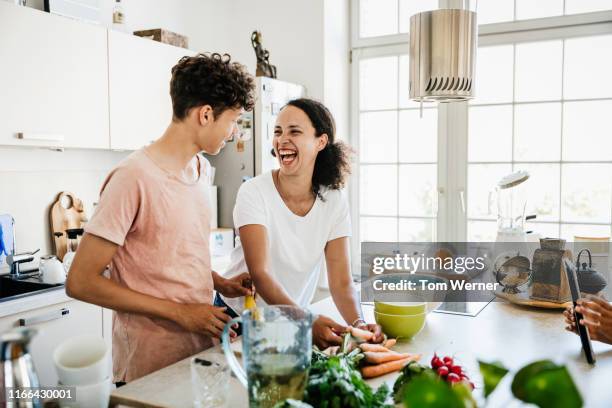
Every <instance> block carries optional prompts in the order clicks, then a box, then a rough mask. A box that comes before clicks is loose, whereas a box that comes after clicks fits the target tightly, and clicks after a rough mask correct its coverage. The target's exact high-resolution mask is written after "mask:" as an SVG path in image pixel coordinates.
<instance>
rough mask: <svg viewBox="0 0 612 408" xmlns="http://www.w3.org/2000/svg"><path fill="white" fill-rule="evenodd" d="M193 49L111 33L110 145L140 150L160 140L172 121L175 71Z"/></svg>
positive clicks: (109, 37)
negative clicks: (171, 96) (176, 66)
mask: <svg viewBox="0 0 612 408" xmlns="http://www.w3.org/2000/svg"><path fill="white" fill-rule="evenodd" d="M190 54H192V53H191V52H190V51H189V50H186V49H183V48H177V47H173V46H171V45H167V44H161V43H157V42H154V41H151V40H147V39H143V38H140V37H135V36H131V35H126V34H123V33H119V32H115V31H109V32H108V58H109V61H108V62H109V65H108V67H109V95H110V118H111V120H110V145H111V149H116V150H135V149H139V148H141V147H143V146H145V145H147V144H149V143H150V142H152V141H153V140H155V139H157V138H159V137H160V136H161V135H162V134H163V133H164V131H165V130H166V127H167V126H168V124H169V123H170V120H171V119H172V103H171V100H170V77H171V69H172V67H173V66H174V65H175V64H176V63H177V62H178V60H179V59H180V58H181V57H183V56H185V55H190Z"/></svg>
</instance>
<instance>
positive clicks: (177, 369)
mask: <svg viewBox="0 0 612 408" xmlns="http://www.w3.org/2000/svg"><path fill="white" fill-rule="evenodd" d="M372 309H373V307H372V306H368V305H364V314H365V316H366V320H368V321H373V316H372V311H373V310H372ZM311 310H312V311H313V312H314V313H321V314H325V315H327V316H330V317H332V318H335V319H336V320H338V321H341V319H340V316H339V314H338V312H337V311H336V308H335V306H334V304H333V301H332V300H331V298H328V299H325V300H322V301H320V302H317V303H315V304H313V305H312V306H311ZM593 346H594V350H595V353H596V354H597V365H596V366H595V367H590V366H589V365H588V364H587V363H586V362H585V360H584V358H583V356H582V354H581V348H580V340H579V338H578V336H575V335H573V334H571V333H568V332H566V331H565V330H564V325H563V315H562V313H561V312H560V311H559V310H557V311H551V310H543V309H527V308H522V307H519V306H515V305H511V304H508V303H502V302H493V303H491V304H489V305H488V306H487V307H486V308H485V309H484V310H483V311H481V312H480V314H478V316H476V317H469V316H461V315H450V314H443V313H431V314H429V315H428V317H427V324H426V326H425V328H424V329H423V330H422V331H421V333H419V334H418V335H417V336H416V337H415V338H414V339H412V340H411V341H410V342H404V343H398V345H397V346H396V347H395V348H394V349H395V350H398V351H402V352H412V353H422V354H423V361H424V362H428V361H429V359H431V357H432V355H433V353H434V352H437V353H438V354H442V355H452V356H454V357H455V358H456V360H458V361H459V362H460V363H461V364H462V365H463V366H464V368H465V369H466V370H467V372H468V374H469V375H470V376H471V378H472V379H473V380H474V382H475V383H476V386H477V387H478V388H480V389H481V388H482V379H481V377H480V375H479V374H478V365H477V361H476V359H478V358H480V359H483V360H485V361H494V360H499V361H501V362H503V363H504V364H505V365H506V366H507V367H508V368H510V369H513V370H516V369H518V368H520V367H522V366H523V365H525V364H527V363H529V362H532V361H535V360H540V359H545V358H549V359H552V360H554V361H556V362H560V363H565V364H567V366H568V368H569V370H570V372H571V374H572V376H573V378H574V381H575V382H576V384H577V385H578V387H579V389H580V391H581V393H582V396H583V398H584V399H585V401H586V406H587V407H597V408H599V407H604V406H611V403H612V386H611V385H612V382H611V380H610V379H611V378H612V346H609V345H605V344H601V343H598V342H594V343H593ZM219 352H220V347H219V346H216V347H213V348H211V349H209V350H206V351H204V352H202V353H200V354H199V355H200V356H202V357H203V358H206V355H208V354H210V353H219ZM396 377H397V373H393V374H388V375H386V376H384V377H380V378H377V379H373V380H370V381H369V383H370V385H372V386H373V387H377V386H378V385H380V384H381V383H383V382H387V383H389V384H390V385H392V384H393V382H394V381H395V378H396ZM508 380H509V378H505V379H504V382H502V383H501V384H500V386H499V387H498V390H497V391H496V392H495V393H494V394H493V395H492V397H491V401H490V402H489V404H488V405H487V407H489V408H491V407H506V406H509V401H510V399H511V395H510V391H509V386H510V384H509V383H508ZM476 392H477V393H479V392H480V391H479V390H478V389H477V391H476ZM192 401H193V398H192V393H191V380H190V371H189V359H185V360H183V361H180V362H178V363H176V364H174V365H171V366H169V367H166V368H164V369H162V370H159V371H157V372H155V373H152V374H150V375H148V376H146V377H143V378H141V379H139V380H136V381H134V382H132V383H130V384H128V385H126V386H124V387H121V388H120V389H117V390H115V391H114V392H113V394H112V397H111V403H112V404H120V405H127V406H135V407H192V406H193V402H192ZM247 406H248V400H247V394H246V390H245V389H244V388H243V387H242V385H241V384H240V383H239V382H238V380H237V379H235V378H233V377H232V378H231V379H230V396H229V402H228V407H232V408H234V407H247ZM513 406H520V405H519V404H516V405H513Z"/></svg>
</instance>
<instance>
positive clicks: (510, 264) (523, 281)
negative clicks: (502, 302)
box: [493, 253, 532, 293]
mask: <svg viewBox="0 0 612 408" xmlns="http://www.w3.org/2000/svg"><path fill="white" fill-rule="evenodd" d="M493 265H494V266H493V273H494V274H495V279H496V280H497V283H499V284H500V285H501V286H503V288H504V289H503V292H505V293H519V292H520V291H521V288H523V287H524V286H525V285H527V284H528V283H529V280H530V278H531V273H532V271H531V263H530V262H529V259H528V258H527V257H524V256H521V255H513V254H511V253H506V254H501V255H500V256H499V257H498V258H497V259H496V260H495V262H494V263H493Z"/></svg>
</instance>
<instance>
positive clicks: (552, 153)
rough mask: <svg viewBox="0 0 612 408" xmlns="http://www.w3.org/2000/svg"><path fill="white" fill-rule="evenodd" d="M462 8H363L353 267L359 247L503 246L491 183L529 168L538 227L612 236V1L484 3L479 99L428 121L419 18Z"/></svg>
mask: <svg viewBox="0 0 612 408" xmlns="http://www.w3.org/2000/svg"><path fill="white" fill-rule="evenodd" d="M453 2H454V0H440V1H439V2H438V1H429V0H353V3H352V5H353V7H352V10H353V17H352V18H353V35H352V51H353V53H352V55H353V68H352V69H353V74H352V76H353V85H352V90H353V96H354V101H353V108H352V111H351V112H352V128H353V129H352V134H353V139H352V140H351V143H352V144H353V146H355V147H356V148H357V149H358V150H359V171H356V174H355V180H354V181H356V183H354V185H356V186H357V189H356V192H354V193H353V194H352V196H351V197H352V204H351V205H352V209H353V219H354V220H355V221H356V222H354V224H355V228H356V232H355V234H354V237H358V238H359V239H354V240H353V242H354V244H355V246H354V247H353V258H354V259H358V256H356V255H358V247H359V242H361V241H396V240H400V241H425V240H435V239H445V240H457V241H461V240H465V239H469V240H484V241H487V240H493V239H495V234H496V230H497V223H496V218H497V203H496V197H495V185H496V184H497V182H498V181H499V179H501V177H502V176H504V175H507V174H509V173H511V172H513V171H515V170H519V169H523V170H527V171H529V172H530V174H531V177H530V179H529V180H528V181H527V183H528V184H526V187H528V208H527V211H526V212H527V214H532V213H533V214H537V219H536V220H534V222H530V223H529V224H528V228H529V229H533V230H535V231H536V232H539V233H540V234H541V235H543V236H561V237H563V238H566V239H569V240H572V239H573V237H574V236H579V235H580V236H591V237H593V236H610V235H612V230H611V224H612V124H611V123H612V122H610V120H609V119H608V116H609V115H610V113H612V81H609V80H607V78H609V75H610V74H609V73H610V72H612V29H610V22H611V21H612V3H610V1H609V0H538V1H533V0H479V1H478V21H479V24H486V26H485V27H481V30H480V33H481V35H480V38H479V44H480V48H479V50H478V56H477V67H476V75H477V80H476V86H477V89H476V96H477V97H476V98H475V99H474V100H472V101H470V103H461V104H447V105H444V104H442V105H440V106H439V107H437V106H436V105H429V104H426V105H424V107H425V109H424V110H423V117H422V118H420V115H419V109H418V105H417V104H416V103H414V102H411V101H409V100H408V85H407V83H408V56H407V52H408V41H409V39H408V31H409V18H410V16H411V15H412V14H414V13H417V12H420V11H424V10H430V9H435V8H438V5H440V6H448V5H451V4H450V3H453ZM455 3H456V2H455ZM581 13H589V14H581ZM525 20H529V21H525ZM355 96H356V97H355ZM438 191H439V192H440V194H438ZM458 197H461V199H459V198H458Z"/></svg>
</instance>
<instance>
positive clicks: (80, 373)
mask: <svg viewBox="0 0 612 408" xmlns="http://www.w3.org/2000/svg"><path fill="white" fill-rule="evenodd" d="M53 362H54V363H55V370H56V371H57V376H58V377H59V380H60V382H61V383H62V384H64V385H68V386H72V385H90V384H98V383H100V382H102V381H104V380H105V379H106V378H107V377H109V376H110V353H109V350H108V347H107V346H106V342H105V341H104V339H103V338H101V337H98V336H92V335H82V336H78V337H73V338H71V339H68V340H66V341H64V342H63V343H61V344H60V345H59V346H58V347H57V348H56V349H55V351H54V352H53Z"/></svg>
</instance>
